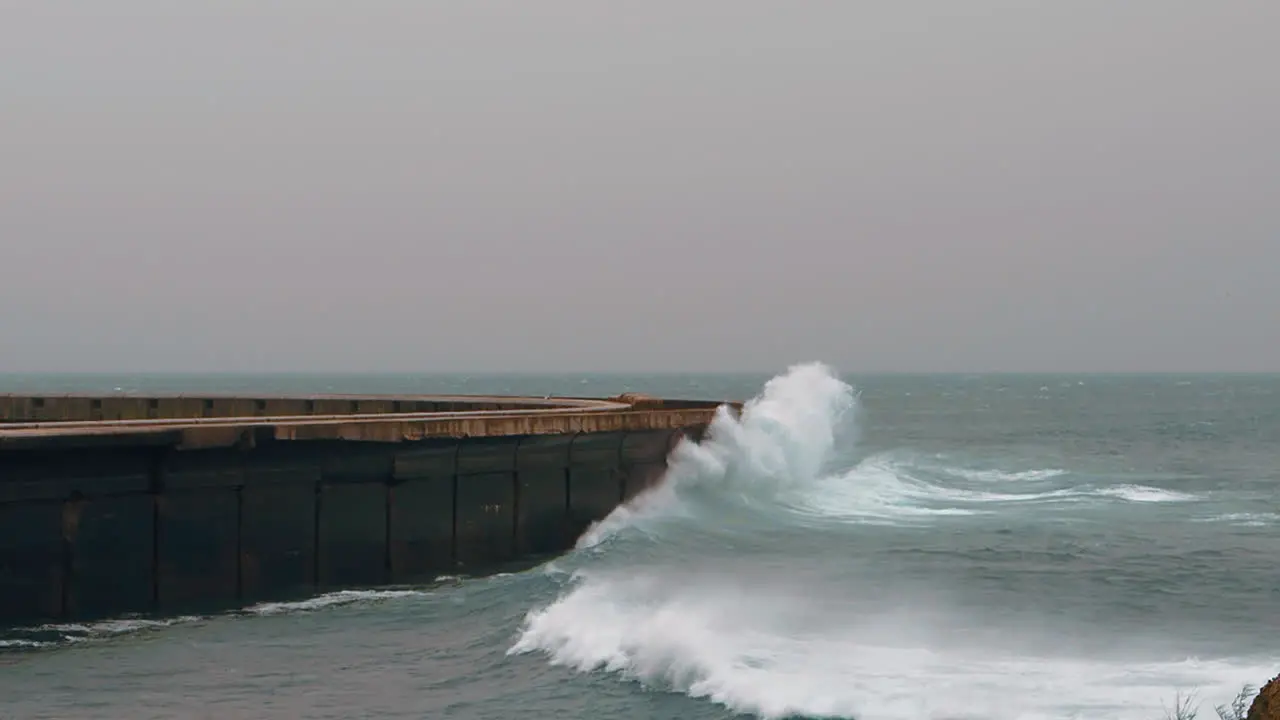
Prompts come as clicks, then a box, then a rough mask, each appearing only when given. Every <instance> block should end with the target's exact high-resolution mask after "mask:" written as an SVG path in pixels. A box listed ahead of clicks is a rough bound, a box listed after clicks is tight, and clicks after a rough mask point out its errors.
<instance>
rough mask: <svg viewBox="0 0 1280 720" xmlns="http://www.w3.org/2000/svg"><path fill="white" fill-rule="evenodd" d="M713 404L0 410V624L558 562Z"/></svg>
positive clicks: (47, 400) (386, 402)
mask: <svg viewBox="0 0 1280 720" xmlns="http://www.w3.org/2000/svg"><path fill="white" fill-rule="evenodd" d="M716 407H717V403H710V402H699V401H674V400H663V399H658V398H651V397H646V396H641V395H634V394H631V395H623V396H619V397H616V398H610V399H582V398H510V397H474V396H471V397H468V396H463V397H453V396H450V397H443V396H412V397H380V396H335V395H326V396H313V397H258V398H242V397H220V396H202V397H133V396H113V397H89V396H58V397H29V396H21V397H19V396H0V625H5V624H8V625H12V624H18V623H28V622H39V621H43V620H63V619H92V618H99V617H107V616H113V615H120V614H128V613H164V614H167V613H181V612H187V611H191V610H197V609H213V608H219V607H234V606H237V605H242V604H247V603H251V602H257V601H262V600H270V599H276V598H282V597H293V596H297V595H299V594H305V593H309V592H316V591H320V590H327V589H333V588H341V587H350V586H376V585H385V584H401V583H413V582H419V581H423V580H430V579H432V578H434V577H436V576H438V575H440V574H442V573H450V572H459V571H461V572H467V573H477V572H483V571H484V570H485V569H486V568H491V567H494V566H496V565H498V564H501V563H504V562H508V561H513V560H517V559H521V558H528V557H535V556H539V555H545V554H551V553H555V552H559V551H563V550H565V549H567V548H569V547H571V546H572V544H573V542H574V540H575V539H576V538H577V537H578V536H579V535H580V534H581V532H582V531H583V530H585V529H586V528H587V527H588V526H589V525H590V523H592V522H594V521H596V520H599V519H601V518H603V517H604V516H605V515H607V514H608V513H609V512H610V511H611V510H612V509H613V508H614V507H616V506H617V505H618V504H619V503H621V502H624V501H625V500H626V499H628V498H630V497H633V496H634V495H635V494H636V493H638V492H640V491H642V490H643V489H645V488H646V487H649V486H650V485H652V484H653V483H654V482H655V481H657V480H658V479H659V478H660V477H661V475H662V473H663V471H664V469H665V466H666V457H667V453H668V452H669V451H670V449H671V448H672V447H674V445H675V443H677V442H678V441H679V439H680V438H681V437H683V436H686V435H693V436H697V435H698V434H700V433H701V432H702V431H703V430H704V429H705V427H706V425H707V424H708V423H709V422H710V420H711V419H712V417H713V415H714V413H715V411H716Z"/></svg>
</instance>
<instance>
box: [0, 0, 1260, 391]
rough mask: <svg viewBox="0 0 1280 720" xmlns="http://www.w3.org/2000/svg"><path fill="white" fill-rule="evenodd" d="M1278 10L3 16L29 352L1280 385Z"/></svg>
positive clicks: (142, 363) (1011, 5) (253, 362)
mask: <svg viewBox="0 0 1280 720" xmlns="http://www.w3.org/2000/svg"><path fill="white" fill-rule="evenodd" d="M1278 38H1280V2H1277V1H1276V0H1257V1H1248V0H1239V1H1235V0H1214V1H1212V2H1210V1H1207V0H1160V1H1159V2H1154V1H1153V2H1137V1H1135V2H1115V1H1114V0H1105V1H1103V0H1099V1H1096V2H1090V1H1086V0H1071V1H1067V0H1061V1H1058V2H1040V3H1034V2H1026V1H1025V0H1016V1H1015V0H1009V1H1008V2H997V1H995V0H966V1H965V2H954V1H953V0H945V1H944V0H934V1H921V2H888V1H886V2H878V3H870V2H854V1H853V0H847V1H836V0H831V1H829V2H817V1H813V2H783V1H781V0H779V1H778V2H758V1H755V0H698V1H695V2H689V1H682V2H654V1H646V2H624V1H623V0H617V1H616V2H615V1H610V2H601V1H600V0H576V1H568V0H539V1H538V2H527V1H525V0H519V1H517V0H512V1H510V2H483V1H477V0H467V2H387V1H385V0H361V2H348V1H347V0H342V1H337V0H275V1H273V2H263V1H262V0H253V1H250V0H218V1H217V2H214V1H213V0H186V1H185V2H173V1H172V0H112V1H111V2H84V1H83V0H74V1H72V0H38V1H37V0H0V371H3V370H8V371H36V370H49V371H63V370H70V371H93V370H112V371H118V370H137V371H152V370H158V371H164V370H177V371H206V370H207V371H287V370H300V371H326V370H357V371H366V370H367V371H377V370H402V371H451V370H488V371H503V370H526V371H548V370H561V369H563V370H619V371H627V370H752V371H756V370H764V371H768V370H773V369H776V368H780V367H781V366H784V365H786V364H788V363H790V362H793V361H803V360H810V359H820V360H825V361H828V362H830V363H833V364H834V365H836V366H838V367H840V368H841V369H844V370H848V371H851V372H866V371H878V370H902V371H922V370H923V371H933V370H942V371H946V370H958V371H984V370H997V371H998V370H1018V371H1042V370H1047V371H1056V370H1068V371H1070V370H1081V371H1145V370H1161V371H1179V370H1210V371H1212V370H1264V371H1280V282H1278V281H1277V280H1276V276H1277V272H1278V270H1280V40H1278Z"/></svg>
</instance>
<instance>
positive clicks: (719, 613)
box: [509, 572, 1280, 720]
mask: <svg viewBox="0 0 1280 720" xmlns="http://www.w3.org/2000/svg"><path fill="white" fill-rule="evenodd" d="M821 612H822V610H821V608H817V607H810V606H808V605H807V604H806V603H805V600H804V598H803V596H802V593H800V592H797V593H794V594H791V595H789V596H780V595H779V594H777V593H770V592H764V593H760V594H759V595H758V596H753V594H752V593H751V592H749V591H747V592H744V590H743V588H742V587H739V586H737V585H735V584H734V583H731V582H725V583H724V584H723V585H720V586H717V585H716V584H715V583H713V582H703V583H697V582H690V581H689V578H687V577H681V576H679V575H673V576H672V577H664V576H663V575H661V574H657V573H653V572H648V573H633V574H632V575H631V576H630V577H625V578H624V577H620V576H610V575H599V576H592V575H590V574H587V575H585V576H584V578H583V581H582V583H581V584H580V585H579V586H577V587H576V588H575V589H574V590H573V591H571V592H570V593H568V594H567V595H566V596H565V597H563V598H561V599H560V600H559V601H557V602H556V603H554V604H552V605H551V606H549V607H547V608H545V609H542V610H538V611H536V612H533V613H531V614H530V615H529V617H528V619H527V621H526V623H525V626H524V628H523V630H522V634H521V636H520V638H519V639H518V641H517V642H516V643H515V645H514V646H513V647H512V648H511V650H510V651H509V652H510V653H511V654H523V653H529V652H541V653H545V654H546V655H548V656H549V657H550V658H551V662H552V663H553V664H556V665H561V666H565V667H569V668H573V669H575V670H577V671H580V672H591V671H606V672H612V673H617V674H618V675H620V676H621V677H624V678H627V679H630V680H635V681H639V682H643V683H645V684H648V685H657V686H661V687H668V688H672V689H675V690H678V691H681V692H685V693H687V694H689V695H691V696H693V697H698V698H705V699H708V700H711V701H714V702H716V703H719V704H722V705H724V706H726V707H728V708H730V709H732V710H734V711H736V712H742V713H751V714H754V715H757V716H759V717H762V718H785V717H788V716H792V715H803V716H806V717H832V718H846V717H847V718H858V719H859V720H882V719H883V720H888V719H897V718H903V719H907V718H911V719H912V720H915V719H917V718H957V717H966V718H969V717H971V718H984V719H986V720H1006V719H1007V720H1012V719H1014V718H1017V719H1019V720H1031V719H1038V718H1081V719H1083V718H1103V717H1105V718H1112V719H1115V720H1127V719H1129V718H1133V719H1134V720H1139V719H1141V720H1149V719H1150V718H1152V717H1160V716H1161V713H1160V711H1161V707H1162V706H1161V703H1168V702H1170V701H1172V699H1173V694H1174V692H1175V691H1177V690H1179V689H1182V690H1191V689H1194V690H1196V691H1197V693H1198V696H1199V697H1200V698H1201V699H1202V700H1204V701H1206V703H1208V704H1213V703H1222V702H1226V701H1227V700H1229V699H1230V698H1231V697H1232V696H1233V695H1234V694H1235V693H1236V692H1237V691H1238V690H1239V688H1240V687H1241V686H1242V685H1243V684H1246V683H1250V682H1252V683H1256V682H1257V681H1258V679H1259V678H1265V677H1268V676H1269V674H1270V673H1271V672H1272V671H1273V667H1274V665H1273V663H1274V662H1275V661H1276V660H1280V658H1275V659H1270V660H1268V659H1259V660H1256V661H1239V660H1237V661H1226V660H1197V659H1165V660H1158V659H1147V660H1138V661H1134V660H1129V661H1120V660H1114V661H1107V660H1099V659H1096V658H1089V659H1079V658H1072V657H1053V656H1031V655H1027V654H1017V653H1002V652H1000V651H998V650H994V649H992V648H991V647H990V646H973V645H970V646H965V645H962V644H948V643H945V642H940V641H937V640H936V638H937V637H939V636H945V634H946V628H937V627H933V628H930V627H926V626H925V623H924V621H921V620H918V619H916V620H913V619H912V618H910V617H909V616H908V615H897V616H894V615H886V616H884V617H864V618H861V619H860V620H859V621H849V622H847V623H846V624H845V625H843V626H841V625H839V624H838V623H833V621H832V619H831V618H823V619H822V621H821V623H819V622H817V621H814V622H812V623H808V624H806V623H805V622H804V620H803V619H804V618H806V617H809V618H813V617H817V616H818V615H820V614H821ZM846 620H847V618H846ZM930 638H935V639H933V640H930ZM1269 663H1271V664H1269ZM1207 706H1208V705H1207Z"/></svg>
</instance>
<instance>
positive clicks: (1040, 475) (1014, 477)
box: [942, 468, 1067, 483]
mask: <svg viewBox="0 0 1280 720" xmlns="http://www.w3.org/2000/svg"><path fill="white" fill-rule="evenodd" d="M942 471H943V472H945V473H948V474H951V475H955V476H957V477H961V478H964V479H965V480H972V481H974V482H989V483H1016V482H1039V481H1041V480H1051V479H1053V478H1056V477H1059V476H1061V475H1066V474H1067V471H1066V470H1061V469H1058V468H1046V469H1044V470H974V469H970V468H942Z"/></svg>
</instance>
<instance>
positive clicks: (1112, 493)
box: [1097, 485, 1197, 503]
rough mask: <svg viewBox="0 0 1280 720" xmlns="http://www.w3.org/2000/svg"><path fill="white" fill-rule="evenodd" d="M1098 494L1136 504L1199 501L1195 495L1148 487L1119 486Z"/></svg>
mask: <svg viewBox="0 0 1280 720" xmlns="http://www.w3.org/2000/svg"><path fill="white" fill-rule="evenodd" d="M1097 494H1099V495H1103V496H1106V497H1113V498H1118V499H1120V500H1127V501H1129V502H1136V503H1169V502H1188V501H1190V500H1195V499H1197V498H1196V496H1195V495H1191V494H1188V493H1180V492H1174V491H1173V490H1161V489H1160V488H1154V487H1149V486H1147V485H1117V486H1115V487H1106V488H1100V489H1099V490H1098V491H1097Z"/></svg>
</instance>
